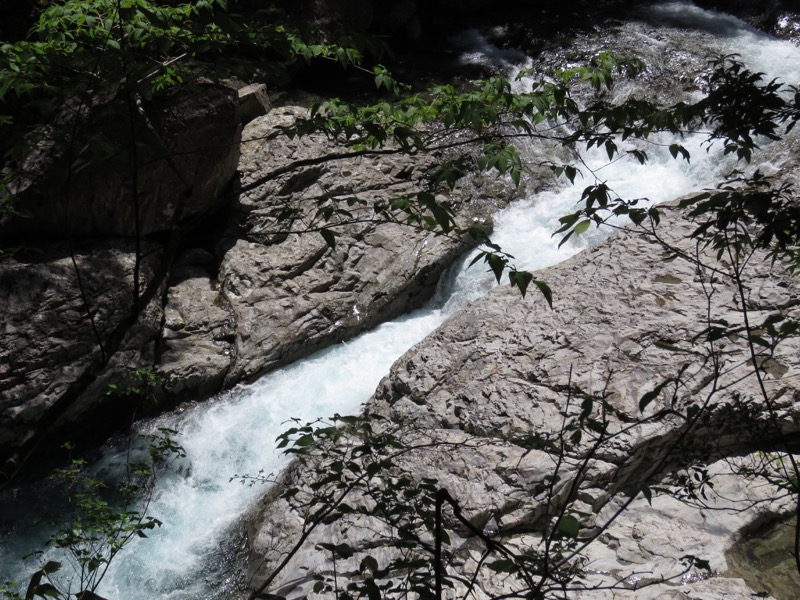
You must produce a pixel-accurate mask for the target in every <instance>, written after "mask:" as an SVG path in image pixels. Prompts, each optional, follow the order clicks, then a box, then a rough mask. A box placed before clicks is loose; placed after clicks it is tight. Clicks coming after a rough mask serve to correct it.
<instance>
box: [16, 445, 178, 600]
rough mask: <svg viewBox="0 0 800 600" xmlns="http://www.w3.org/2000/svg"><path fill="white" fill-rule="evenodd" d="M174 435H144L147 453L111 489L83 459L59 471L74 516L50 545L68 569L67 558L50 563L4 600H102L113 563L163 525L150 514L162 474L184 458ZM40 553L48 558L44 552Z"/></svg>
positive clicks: (57, 478) (57, 476)
mask: <svg viewBox="0 0 800 600" xmlns="http://www.w3.org/2000/svg"><path fill="white" fill-rule="evenodd" d="M176 433H177V432H175V431H172V430H169V429H161V430H160V431H159V433H158V434H155V435H149V436H145V437H144V441H145V442H147V444H148V448H147V451H146V453H145V454H144V455H143V456H141V457H136V458H132V459H130V460H129V461H128V463H127V472H126V474H125V477H124V478H123V480H122V481H121V482H119V483H118V484H117V485H115V486H114V487H113V488H110V487H109V486H108V484H107V483H106V482H104V481H102V480H99V479H96V478H94V477H93V476H91V475H90V474H89V473H88V471H87V466H88V465H87V463H86V461H85V460H84V459H73V460H72V461H71V463H70V464H69V466H67V467H64V468H62V469H57V470H56V471H55V472H54V474H53V479H54V480H55V481H57V482H58V483H59V484H61V485H62V486H63V488H64V490H65V491H66V493H67V495H68V499H69V502H70V505H71V506H72V507H73V510H74V514H73V516H72V519H71V520H70V521H69V522H68V523H67V524H65V525H62V526H61V527H59V528H58V529H57V530H56V531H55V532H54V533H53V534H52V536H51V537H50V539H49V540H48V542H47V545H48V546H49V547H50V548H53V549H56V550H57V551H59V553H58V554H57V555H56V556H59V557H60V556H61V555H63V556H64V557H65V559H66V561H67V562H68V564H67V565H65V564H64V561H63V559H62V560H53V559H52V558H51V559H48V560H47V561H46V562H45V563H44V564H43V565H42V566H41V567H40V568H39V569H38V570H37V571H36V572H35V573H34V574H33V575H32V577H31V580H30V582H29V584H28V587H27V590H26V592H25V595H24V596H19V595H18V594H17V593H16V592H15V591H14V590H13V588H7V589H6V590H5V591H4V592H3V593H4V596H3V597H4V598H8V599H9V600H14V599H17V598H25V600H33V599H34V598H59V599H63V600H69V599H70V598H76V599H77V600H102V599H101V597H100V596H98V595H97V594H96V590H97V588H98V586H99V585H100V582H101V581H102V580H103V577H104V576H105V574H106V572H107V570H108V567H109V565H110V563H111V561H113V560H114V558H115V557H116V556H117V554H118V553H119V552H121V551H122V550H123V549H124V548H125V546H126V545H127V544H128V543H129V542H130V541H131V540H133V539H134V538H137V537H138V538H146V537H147V532H148V531H150V530H153V529H155V528H156V527H160V526H161V524H162V523H161V521H159V520H158V519H157V518H155V517H151V516H148V515H147V510H148V506H149V503H150V500H151V499H152V495H153V491H154V487H155V484H156V481H157V480H158V479H159V477H160V475H161V473H163V472H164V470H165V469H166V468H167V467H168V466H169V465H170V464H171V463H172V462H173V461H174V460H176V459H177V458H181V457H185V453H184V451H183V448H181V446H180V445H178V444H177V443H176V442H175V441H174V439H173V437H172V436H174V435H175V434H176ZM36 554H38V555H41V556H42V557H45V553H44V552H42V551H39V552H36ZM47 556H52V554H51V553H48V554H47Z"/></svg>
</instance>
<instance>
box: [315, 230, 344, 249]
mask: <svg viewBox="0 0 800 600" xmlns="http://www.w3.org/2000/svg"><path fill="white" fill-rule="evenodd" d="M319 234H320V235H321V236H322V239H324V240H325V243H326V244H328V246H329V247H330V248H331V249H332V250H333V249H335V248H336V236H337V235H339V234H338V233H336V232H335V231H332V230H331V229H320V230H319Z"/></svg>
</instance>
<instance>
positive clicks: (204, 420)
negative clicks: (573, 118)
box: [0, 4, 800, 600]
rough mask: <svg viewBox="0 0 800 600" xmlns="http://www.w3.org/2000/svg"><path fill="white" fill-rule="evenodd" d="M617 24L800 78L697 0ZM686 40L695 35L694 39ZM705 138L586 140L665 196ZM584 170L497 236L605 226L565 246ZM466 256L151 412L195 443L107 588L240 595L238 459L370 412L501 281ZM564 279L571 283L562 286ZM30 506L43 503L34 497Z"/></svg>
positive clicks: (6, 561)
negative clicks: (637, 149)
mask: <svg viewBox="0 0 800 600" xmlns="http://www.w3.org/2000/svg"><path fill="white" fill-rule="evenodd" d="M617 35H618V36H620V40H621V41H622V42H627V43H628V44H629V45H631V46H636V45H637V44H641V40H642V39H649V40H651V41H650V45H651V46H652V47H653V48H655V49H656V50H655V51H656V52H657V53H662V54H663V53H664V52H667V53H669V52H689V51H691V50H695V49H696V51H697V52H702V53H703V55H700V56H697V57H695V59H696V60H699V61H705V60H706V58H707V57H708V54H707V53H708V52H710V51H712V50H713V52H714V53H716V54H721V53H730V52H734V51H735V52H737V53H739V54H741V55H742V57H743V59H744V60H745V62H746V64H747V65H748V66H749V67H750V68H752V69H754V70H759V71H765V72H767V73H768V74H769V76H770V77H779V78H781V79H782V80H783V81H788V82H797V81H799V80H800V51H798V48H796V47H794V46H792V45H791V44H790V43H788V42H780V41H775V40H772V39H770V38H768V37H767V36H765V35H763V34H761V33H758V32H756V31H754V30H752V29H750V28H748V27H747V26H745V25H743V24H742V23H741V22H739V21H737V20H736V19H733V18H731V17H727V16H723V15H717V14H713V13H709V12H705V11H702V10H700V9H696V8H693V7H690V6H687V5H684V4H662V5H660V6H658V7H656V8H654V9H652V10H651V11H650V12H649V13H648V14H647V15H645V19H644V20H643V21H642V22H632V23H627V24H625V25H623V26H622V27H621V29H620V32H618V33H617ZM472 39H474V40H475V41H476V42H477V43H476V44H473V47H472V48H470V49H465V54H464V60H466V61H489V62H491V61H493V60H495V58H494V56H493V49H492V47H491V46H488V45H486V43H485V41H484V40H483V39H482V38H480V36H472ZM687 40H688V41H687ZM692 40H694V41H692ZM465 43H466V42H465ZM687 44H694V45H695V48H692V47H688V46H687ZM671 48H672V49H671ZM512 59H513V61H514V62H515V65H514V66H512V65H511V62H510V61H512ZM519 60H521V57H517V56H516V55H513V54H512V55H510V58H509V55H504V56H502V57H501V60H500V68H504V69H511V68H519V67H520V66H524V64H520V63H519ZM494 64H497V63H496V62H495V63H494ZM520 85H524V82H521V83H520ZM701 141H702V140H701V138H689V139H686V140H684V141H683V142H682V143H684V145H685V146H686V147H687V148H689V150H690V151H691V153H692V161H691V164H689V165H687V164H686V163H685V162H684V161H675V160H673V159H672V158H671V156H670V155H669V153H668V152H667V149H666V147H662V146H655V145H653V146H649V147H648V148H647V151H648V154H649V155H650V163H649V164H648V165H645V166H639V165H638V164H635V163H633V162H632V161H627V160H620V161H616V162H614V163H612V164H610V165H608V166H605V165H606V163H607V162H608V161H607V157H606V155H605V154H604V153H587V154H585V155H584V156H583V160H584V161H586V163H587V164H588V165H589V166H591V167H592V168H593V169H599V171H598V173H599V174H601V175H602V177H603V178H605V179H606V180H607V181H608V182H609V184H610V185H611V186H612V187H613V189H614V190H615V191H616V192H617V193H618V194H620V195H621V196H623V197H643V196H646V197H647V198H649V200H650V201H654V202H659V201H665V200H670V199H673V198H675V197H678V196H680V195H681V194H685V193H688V192H691V191H695V190H698V189H701V188H704V187H708V186H712V185H714V184H715V183H716V182H717V181H719V179H720V178H721V177H722V176H723V175H724V173H725V172H726V171H727V170H728V169H729V168H730V167H731V164H730V163H729V162H728V161H725V160H722V159H721V158H720V156H719V155H718V154H717V153H716V152H715V151H714V150H712V151H711V152H707V151H706V148H705V146H701V145H700V142H701ZM773 154H774V156H773ZM758 160H760V161H762V162H763V163H764V164H763V165H762V166H763V167H764V169H765V170H772V171H774V170H775V167H774V166H773V165H774V164H776V163H777V161H779V160H780V157H779V154H778V153H776V152H774V151H773V152H772V153H769V151H768V152H767V153H765V154H764V155H763V157H760V158H759V159H758ZM770 161H771V162H770ZM576 183H577V185H576V187H571V186H567V187H557V186H556V187H554V188H552V189H551V190H550V191H547V192H545V193H539V194H537V195H536V196H535V197H531V198H527V199H523V200H521V201H519V202H517V203H515V204H514V205H512V206H510V207H509V208H507V209H506V210H504V211H502V212H501V213H500V214H499V215H497V216H496V229H495V233H494V235H493V239H494V240H495V241H496V242H497V243H499V244H500V245H501V246H502V248H503V249H504V250H505V251H507V252H510V253H511V254H513V255H514V256H515V257H516V264H517V265H518V266H520V267H524V268H528V269H536V268H540V267H544V266H548V265H552V264H555V263H557V262H559V261H561V260H564V259H566V258H567V257H569V256H571V255H572V254H574V253H576V252H578V251H579V250H580V249H581V247H583V246H585V245H586V244H590V243H594V242H596V241H597V240H599V239H600V238H601V237H602V236H603V235H604V233H603V232H598V231H595V230H592V231H590V232H587V234H585V235H584V236H581V238H579V239H578V241H577V243H571V244H565V245H564V246H562V247H561V248H560V249H559V248H558V247H557V246H558V238H553V237H551V233H552V232H553V231H554V230H555V229H557V220H558V217H559V216H561V215H564V214H566V213H568V212H571V211H572V210H573V207H574V205H575V202H576V200H577V198H578V197H579V195H580V191H579V190H580V189H582V187H583V185H584V184H582V183H580V182H576ZM465 264H466V261H461V263H460V266H457V267H456V268H454V269H453V270H452V272H451V273H450V274H449V275H448V276H447V277H445V278H443V280H442V282H441V283H440V286H439V289H438V291H437V293H436V296H435V297H434V298H433V299H432V300H431V302H430V303H429V304H428V305H427V306H426V307H425V308H423V309H421V310H418V311H416V312H414V313H412V314H409V315H406V316H404V317H402V318H400V319H397V320H395V321H393V322H390V323H386V324H384V325H381V326H379V327H377V328H376V329H374V330H373V331H370V332H367V333H365V334H363V335H361V336H359V337H358V338H355V339H353V340H351V341H349V342H347V343H342V344H339V345H336V346H334V347H331V348H328V349H326V350H324V351H321V352H318V353H317V354H315V355H313V356H311V357H309V358H307V359H305V360H302V361H298V362H297V363H295V364H293V365H290V366H288V367H286V368H284V369H281V370H279V371H277V372H274V373H272V374H269V375H267V376H265V377H263V378H262V379H261V380H259V381H258V382H256V383H254V384H252V385H247V386H240V387H238V388H236V389H234V390H233V391H231V392H229V393H227V394H224V395H222V396H221V397H219V398H216V399H213V400H209V401H206V402H203V403H199V404H196V405H193V406H192V407H191V408H189V409H187V410H185V411H183V412H181V413H174V414H170V415H166V416H163V417H161V418H159V419H157V420H155V421H153V422H150V423H147V424H143V425H140V429H141V430H142V431H146V430H152V429H155V428H157V427H170V428H173V429H176V430H178V431H179V432H180V434H179V436H178V438H177V441H178V442H179V443H180V444H181V445H182V446H183V447H184V448H185V449H186V452H187V455H188V456H187V458H186V459H185V460H183V461H181V462H180V464H179V468H178V469H176V470H175V472H173V473H170V474H169V475H167V476H166V477H164V479H163V480H162V481H161V482H160V483H159V487H158V489H157V492H156V496H155V499H154V501H153V503H152V505H151V506H150V509H149V511H148V513H149V514H151V515H153V516H155V517H157V518H158V519H159V520H161V521H163V523H164V525H163V527H161V528H160V529H157V530H155V531H153V532H152V534H149V535H150V537H149V539H144V540H136V542H135V543H133V544H132V545H131V547H129V548H126V549H125V550H124V552H123V553H122V554H121V555H120V556H119V557H118V558H117V559H116V560H115V561H114V563H113V566H112V569H111V570H110V571H109V574H108V576H107V577H106V579H105V580H104V581H103V584H102V586H101V588H100V589H99V592H100V593H101V594H102V595H103V596H105V597H108V598H114V599H119V600H139V599H141V600H145V599H149V598H169V599H172V600H178V599H181V600H189V599H192V600H195V599H200V598H223V597H232V596H230V595H226V594H230V593H231V589H230V588H232V586H233V579H235V577H234V575H235V574H234V573H233V571H232V567H231V564H234V563H235V560H234V558H233V557H232V556H231V555H235V554H236V550H237V548H236V543H235V541H236V540H239V539H241V537H240V536H238V537H237V535H236V533H235V532H236V531H237V523H238V522H239V519H240V517H241V515H242V514H243V513H244V512H245V511H246V510H247V508H248V507H249V506H250V505H251V504H252V503H253V502H254V501H255V500H256V499H257V498H258V497H259V496H260V495H261V494H263V492H264V488H263V487H262V486H260V485H256V486H253V487H249V486H243V485H240V484H239V483H237V482H235V481H234V482H231V481H230V479H231V477H232V476H233V475H234V474H237V473H238V474H242V473H250V474H256V473H258V472H259V471H261V470H262V469H263V470H264V471H265V472H267V473H268V472H274V471H276V470H278V469H279V468H280V467H281V465H282V464H283V463H284V459H283V458H282V457H281V455H280V454H279V452H277V451H276V450H275V438H276V436H277V435H278V434H279V433H280V432H281V431H283V430H284V429H286V428H287V427H288V426H289V425H288V424H287V423H286V421H287V420H288V419H290V418H298V419H300V420H301V421H304V422H305V421H310V420H314V419H316V418H319V417H326V416H330V415H332V414H334V413H340V414H349V413H356V412H358V411H359V407H360V406H361V405H362V403H363V402H365V401H366V400H367V399H368V398H369V397H370V395H371V394H372V392H373V391H374V389H375V387H376V385H377V384H378V382H379V380H380V379H381V378H382V377H383V376H385V375H386V374H387V373H388V372H389V368H390V366H391V364H392V363H393V362H394V361H395V360H396V359H397V358H398V357H400V356H401V355H402V354H403V353H404V352H405V351H406V350H407V349H409V348H410V347H411V346H412V345H414V344H416V343H417V342H419V341H420V340H422V339H423V338H424V337H425V336H426V335H427V334H428V333H430V332H431V331H432V330H433V329H434V328H436V327H437V326H438V325H439V324H440V323H442V322H443V321H444V319H446V318H447V317H448V315H450V314H452V313H453V312H455V311H456V310H458V309H459V308H461V307H463V306H464V305H466V304H467V303H468V302H470V301H472V300H474V299H475V298H477V297H479V296H480V295H482V294H484V293H486V291H488V290H489V289H490V288H491V287H492V286H493V285H495V283H494V279H493V277H492V276H491V274H488V273H486V272H485V269H484V268H483V267H482V266H480V265H476V266H474V267H472V268H470V269H467V268H465V266H464V265H465ZM554 292H555V294H558V290H554ZM529 293H530V294H531V295H536V294H537V293H538V292H537V291H536V290H531V291H530V292H529ZM536 301H541V300H540V299H537V300H536ZM125 453H126V450H125V449H124V448H117V449H110V450H109V451H108V452H107V454H106V455H105V457H104V458H103V460H102V461H101V462H100V463H99V464H98V465H97V466H96V467H95V468H97V469H99V470H102V469H113V468H115V466H116V467H117V468H118V465H119V464H121V463H122V462H123V461H124V459H125ZM9 495H16V496H18V497H19V498H22V499H23V501H22V504H25V503H26V501H25V500H24V499H25V498H30V496H29V495H26V493H25V492H24V491H21V490H12V491H11V492H9V494H7V497H4V498H0V502H2V503H3V504H0V509H1V510H0V582H2V581H3V580H5V579H16V580H18V581H24V580H26V579H27V578H28V577H29V576H30V573H31V572H32V571H33V570H35V568H36V564H37V563H36V560H35V559H29V560H28V561H25V562H20V561H19V560H18V557H19V556H21V555H22V554H24V553H26V552H28V551H30V550H31V549H34V548H36V547H40V546H41V543H42V541H43V539H42V536H43V535H44V537H46V534H43V532H42V527H41V522H40V521H37V520H36V518H35V517H34V516H32V513H30V512H27V513H25V512H22V511H23V509H22V508H19V504H20V503H19V502H17V503H16V504H14V502H13V498H10V497H8V496H9ZM24 508H25V509H33V507H30V506H27V505H26V506H25V507H24ZM32 532H35V534H34V533H32ZM37 536H38V537H37ZM231 540H233V542H232V541H231ZM231 546H234V547H233V548H232V547H231Z"/></svg>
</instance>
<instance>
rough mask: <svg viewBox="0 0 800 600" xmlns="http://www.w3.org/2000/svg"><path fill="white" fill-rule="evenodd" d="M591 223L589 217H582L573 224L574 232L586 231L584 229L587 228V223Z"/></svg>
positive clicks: (578, 233) (577, 233)
mask: <svg viewBox="0 0 800 600" xmlns="http://www.w3.org/2000/svg"><path fill="white" fill-rule="evenodd" d="M591 224H592V222H591V221H590V220H589V219H584V220H583V221H581V222H580V223H578V224H577V225H575V234H576V235H580V234H582V233H586V230H587V229H589V225H591Z"/></svg>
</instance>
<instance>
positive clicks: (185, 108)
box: [0, 85, 241, 242]
mask: <svg viewBox="0 0 800 600" xmlns="http://www.w3.org/2000/svg"><path fill="white" fill-rule="evenodd" d="M144 105H145V113H146V114H147V116H148V119H149V121H148V122H147V123H146V124H145V123H144V121H143V120H142V119H141V118H138V115H137V119H136V125H135V128H136V131H137V133H136V136H137V138H136V139H137V141H136V144H137V146H139V148H138V155H137V161H138V170H137V178H136V186H135V187H134V182H133V179H132V176H131V164H130V161H129V148H130V131H129V127H130V126H129V122H130V120H129V119H128V107H127V105H125V103H123V102H121V101H113V102H108V103H106V104H101V105H99V106H97V107H95V108H93V109H92V110H91V111H90V112H89V115H88V116H87V117H85V121H84V120H80V119H79V121H80V122H78V123H77V124H75V125H71V124H70V123H66V124H65V127H74V130H75V131H76V132H77V133H76V134H75V135H76V138H77V142H76V146H78V147H79V146H81V144H84V143H89V142H88V141H87V140H92V143H93V144H95V146H97V147H98V148H102V149H103V150H102V151H103V152H105V153H107V154H108V156H105V155H103V156H102V157H98V156H94V155H92V156H88V157H83V156H76V157H74V161H75V166H74V171H73V172H71V173H69V172H68V171H67V169H66V167H65V164H66V162H67V157H65V156H64V155H62V152H65V150H64V147H67V146H68V143H67V142H65V141H63V140H62V141H61V142H59V143H58V144H57V145H56V146H51V145H48V144H45V143H43V145H42V146H41V147H40V149H39V150H38V151H37V152H34V153H32V155H31V156H30V157H29V158H28V159H27V161H26V164H25V165H24V166H23V168H24V169H25V170H26V171H27V174H26V176H25V179H24V180H23V181H19V182H17V184H16V192H15V193H16V195H17V199H16V201H15V207H16V209H17V210H19V211H20V213H21V215H22V217H19V216H17V215H14V214H9V215H4V216H3V219H2V220H1V221H0V234H2V235H3V236H4V237H5V238H12V239H16V238H17V237H18V236H22V237H23V238H24V239H26V241H28V242H30V240H31V239H35V238H36V237H37V236H41V235H43V234H44V235H49V236H50V237H52V235H57V236H64V235H72V236H133V235H137V233H139V234H141V235H149V234H152V233H155V232H165V231H171V230H173V229H174V228H175V227H176V226H178V225H179V224H181V223H182V222H183V221H184V220H185V219H190V218H197V217H198V216H200V215H204V214H205V213H207V212H209V211H211V210H213V209H214V208H216V207H218V206H219V202H220V199H221V198H222V192H223V191H224V189H225V188H226V187H227V186H228V184H229V183H230V181H231V179H232V177H233V175H234V173H235V171H236V165H237V161H238V158H239V139H240V129H241V127H240V122H241V118H240V115H239V100H238V96H237V93H236V92H235V91H234V90H231V89H229V88H227V87H224V86H221V85H201V86H199V88H196V89H191V90H184V91H182V92H180V93H176V94H175V95H173V96H168V97H166V98H164V99H159V100H158V101H156V100H154V101H152V102H144ZM82 119H83V118H82ZM139 121H142V122H139ZM70 131H72V130H70ZM98 132H102V133H101V134H100V135H98ZM94 152H100V150H99V149H95V150H94ZM165 156H169V157H170V158H165ZM81 161H89V162H90V164H89V166H88V167H86V168H85V169H83V168H82V167H81ZM134 189H135V190H136V192H137V194H136V196H135V197H136V199H137V200H136V202H135V201H134ZM137 202H138V204H137ZM137 208H138V227H139V231H138V232H137V226H136V223H137V219H136V217H135V215H136V214H137Z"/></svg>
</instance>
